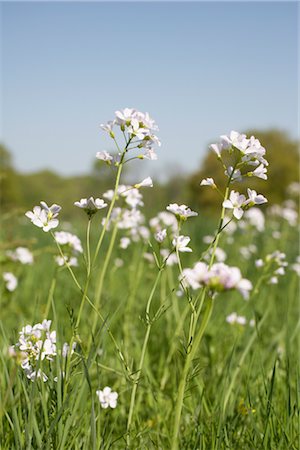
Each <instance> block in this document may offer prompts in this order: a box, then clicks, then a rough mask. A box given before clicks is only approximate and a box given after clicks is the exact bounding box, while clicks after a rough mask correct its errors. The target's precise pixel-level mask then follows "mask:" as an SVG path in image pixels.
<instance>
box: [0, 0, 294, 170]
mask: <svg viewBox="0 0 300 450" xmlns="http://www.w3.org/2000/svg"><path fill="white" fill-rule="evenodd" d="M0 7H1V23H2V27H1V28H2V35H1V97H2V102H1V103H2V120H1V138H0V139H1V142H2V143H4V144H5V145H6V146H7V148H8V149H9V150H10V151H11V152H12V154H13V157H14V164H15V167H16V168H17V169H18V170H20V171H22V172H26V173H27V172H33V171H37V170H41V169H45V168H48V169H51V170H54V171H56V172H58V173H61V174H64V175H71V174H82V173H87V172H88V171H89V170H90V169H91V166H92V164H93V162H94V161H95V154H96V152H97V151H101V150H108V151H109V150H111V149H112V145H111V142H110V141H109V140H108V139H107V137H106V136H105V134H104V133H103V132H102V131H101V129H100V127H99V125H100V123H103V122H106V121H107V120H110V119H113V117H114V111H115V110H117V109H123V108H125V107H134V108H136V109H138V110H140V111H148V112H149V113H150V115H151V116H152V117H153V118H154V119H155V120H156V122H157V124H158V125H159V128H160V132H159V137H160V139H161V141H162V146H161V147H160V149H159V150H158V156H159V159H158V161H147V162H146V161H143V162H140V163H141V164H143V168H142V172H143V174H145V175H148V174H150V175H153V174H154V175H155V174H156V175H157V176H160V177H164V176H167V175H169V174H171V173H173V172H176V170H179V171H182V172H192V171H194V170H196V169H197V168H198V167H199V166H200V163H201V160H202V159H203V157H204V155H205V154H206V152H207V151H208V145H209V144H210V143H212V142H215V141H216V140H218V137H219V135H221V134H227V133H229V132H230V130H232V129H234V130H237V131H240V132H242V131H245V130H247V129H250V128H251V129H253V128H255V129H260V130H261V129H268V128H271V127H273V128H274V127H275V128H280V129H282V130H285V131H287V132H288V133H289V134H290V136H291V137H292V138H297V137H298V132H299V130H298V109H297V108H298V105H297V100H298V99H297V94H298V92H297V89H298V86H297V78H298V73H297V26H298V23H297V21H298V17H299V16H298V13H297V7H298V5H297V3H295V2H174V3H172V2H124V1H123V2H25V1H23V2H2V3H1V5H0ZM140 169H141V165H139V166H138V167H137V170H138V171H140Z"/></svg>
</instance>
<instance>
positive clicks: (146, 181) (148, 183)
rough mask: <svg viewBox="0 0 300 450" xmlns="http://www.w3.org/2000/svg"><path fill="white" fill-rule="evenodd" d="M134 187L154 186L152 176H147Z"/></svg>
mask: <svg viewBox="0 0 300 450" xmlns="http://www.w3.org/2000/svg"><path fill="white" fill-rule="evenodd" d="M134 187H135V188H136V189H139V188H140V187H153V181H152V178H151V177H147V178H145V179H144V180H143V181H141V182H140V183H137V184H135V185H134Z"/></svg>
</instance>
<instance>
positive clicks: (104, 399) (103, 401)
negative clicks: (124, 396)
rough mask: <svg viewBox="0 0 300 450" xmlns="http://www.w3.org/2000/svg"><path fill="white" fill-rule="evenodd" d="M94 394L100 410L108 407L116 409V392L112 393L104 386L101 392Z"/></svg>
mask: <svg viewBox="0 0 300 450" xmlns="http://www.w3.org/2000/svg"><path fill="white" fill-rule="evenodd" d="M96 394H97V396H98V399H99V402H100V405H101V407H102V408H104V409H107V408H108V407H110V408H116V406H117V400H118V394H117V392H113V391H112V390H111V388H110V387H108V386H106V387H105V388H104V389H103V391H101V390H98V391H96Z"/></svg>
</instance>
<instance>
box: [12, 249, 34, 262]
mask: <svg viewBox="0 0 300 450" xmlns="http://www.w3.org/2000/svg"><path fill="white" fill-rule="evenodd" d="M6 256H8V258H9V259H11V260H12V261H18V262H20V263H21V264H32V263H33V254H32V253H31V251H30V250H28V248H26V247H17V248H16V249H15V250H7V252H6Z"/></svg>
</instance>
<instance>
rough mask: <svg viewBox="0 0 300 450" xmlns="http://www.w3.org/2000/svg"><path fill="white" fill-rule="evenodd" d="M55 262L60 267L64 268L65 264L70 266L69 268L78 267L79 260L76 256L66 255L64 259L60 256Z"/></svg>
mask: <svg viewBox="0 0 300 450" xmlns="http://www.w3.org/2000/svg"><path fill="white" fill-rule="evenodd" d="M55 261H56V264H57V265H58V266H59V267H62V266H64V265H65V264H68V266H71V267H78V260H77V258H76V257H75V256H70V257H69V256H66V255H64V257H62V256H60V255H58V256H56V257H55Z"/></svg>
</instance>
